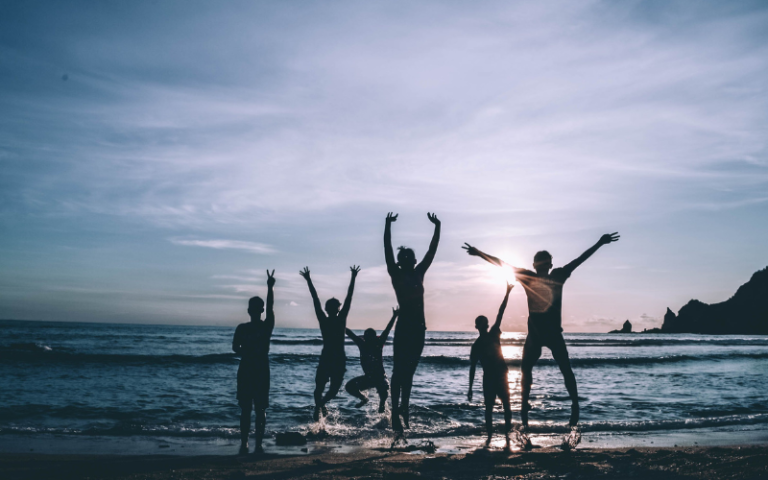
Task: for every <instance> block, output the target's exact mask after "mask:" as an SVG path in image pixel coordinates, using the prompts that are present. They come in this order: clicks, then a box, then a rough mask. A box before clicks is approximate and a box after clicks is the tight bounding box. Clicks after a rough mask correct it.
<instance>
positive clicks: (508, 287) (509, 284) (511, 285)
mask: <svg viewBox="0 0 768 480" xmlns="http://www.w3.org/2000/svg"><path fill="white" fill-rule="evenodd" d="M513 288H515V284H514V283H509V282H507V293H509V292H511V291H512V289H513Z"/></svg>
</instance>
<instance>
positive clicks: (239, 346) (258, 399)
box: [232, 270, 275, 454]
mask: <svg viewBox="0 0 768 480" xmlns="http://www.w3.org/2000/svg"><path fill="white" fill-rule="evenodd" d="M274 286H275V271H274V270H272V273H269V270H267V317H266V319H264V321H262V320H261V314H262V313H263V312H264V300H262V299H261V298H260V297H252V298H251V299H250V300H248V315H250V317H251V321H250V322H249V323H242V324H240V325H238V326H237V328H236V329H235V336H234V338H233V339H232V350H234V352H235V353H236V354H238V355H240V367H239V368H238V369H237V400H238V403H239V404H240V409H241V413H240V454H246V453H248V434H249V433H250V429H251V408H253V409H254V410H255V411H256V449H255V450H254V453H261V452H263V451H264V449H263V448H262V446H261V441H262V439H263V438H264V429H265V427H266V424H267V412H266V410H267V406H269V341H270V339H271V338H272V330H274V328H275V312H274V309H273V307H274V305H275V295H274Z"/></svg>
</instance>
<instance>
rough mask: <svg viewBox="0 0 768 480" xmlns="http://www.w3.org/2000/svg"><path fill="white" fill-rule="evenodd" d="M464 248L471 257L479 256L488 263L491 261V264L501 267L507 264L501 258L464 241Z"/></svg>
mask: <svg viewBox="0 0 768 480" xmlns="http://www.w3.org/2000/svg"><path fill="white" fill-rule="evenodd" d="M461 248H463V249H464V250H466V251H467V253H468V254H469V255H472V256H473V257H480V258H482V259H483V260H485V261H486V262H488V263H492V264H493V265H496V266H497V267H503V266H504V265H508V264H507V263H506V262H504V260H501V259H499V258H496V257H494V256H492V255H488V254H487V253H485V252H481V251H480V250H478V249H476V248H475V247H473V246H472V245H470V244H468V243H465V244H464V246H463V247H461ZM510 266H511V265H510Z"/></svg>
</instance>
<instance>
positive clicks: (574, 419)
mask: <svg viewBox="0 0 768 480" xmlns="http://www.w3.org/2000/svg"><path fill="white" fill-rule="evenodd" d="M577 423H579V404H578V403H577V402H574V403H573V404H572V405H571V419H570V420H569V421H568V425H569V426H571V427H575V426H576V424H577Z"/></svg>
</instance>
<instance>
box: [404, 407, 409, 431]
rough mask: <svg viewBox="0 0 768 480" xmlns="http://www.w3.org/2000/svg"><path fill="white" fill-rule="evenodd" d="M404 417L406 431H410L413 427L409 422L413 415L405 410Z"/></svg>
mask: <svg viewBox="0 0 768 480" xmlns="http://www.w3.org/2000/svg"><path fill="white" fill-rule="evenodd" d="M402 417H403V426H404V427H405V429H406V430H410V429H411V425H410V423H409V420H410V417H411V414H410V413H408V410H404V411H403V413H402Z"/></svg>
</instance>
